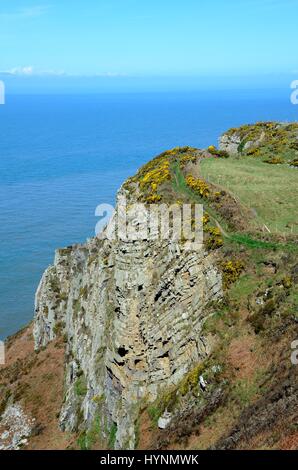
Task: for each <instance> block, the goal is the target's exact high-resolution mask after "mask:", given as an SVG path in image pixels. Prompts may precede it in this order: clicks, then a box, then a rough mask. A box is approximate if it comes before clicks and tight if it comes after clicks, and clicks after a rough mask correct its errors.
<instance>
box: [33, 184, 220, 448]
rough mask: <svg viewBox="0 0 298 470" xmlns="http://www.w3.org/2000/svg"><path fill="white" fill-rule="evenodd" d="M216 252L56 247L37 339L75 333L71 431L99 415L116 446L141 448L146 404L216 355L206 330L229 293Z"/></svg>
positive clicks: (149, 243) (147, 246)
mask: <svg viewBox="0 0 298 470" xmlns="http://www.w3.org/2000/svg"><path fill="white" fill-rule="evenodd" d="M122 191H124V190H122ZM215 256H216V255H215V254H213V253H207V252H206V251H205V250H204V249H203V248H202V249H201V250H198V251H183V248H182V246H181V244H180V243H179V242H177V241H175V242H174V241H172V242H169V241H168V240H146V239H144V240H135V241H121V240H115V241H111V240H108V239H107V238H106V239H99V238H94V239H91V240H89V241H87V243H86V244H84V245H76V246H72V247H70V248H66V249H62V250H58V251H57V252H56V256H55V261H54V265H53V266H50V267H49V268H48V269H47V271H46V272H45V273H44V275H43V277H42V280H41V282H40V285H39V288H38V291H37V293H36V314H35V326H34V338H35V346H36V348H37V349H38V348H40V347H42V346H45V345H46V344H47V343H48V342H49V341H51V340H52V339H53V338H55V336H56V334H57V333H58V331H59V330H61V329H63V331H64V332H65V335H66V341H67V357H66V378H65V388H66V398H65V402H64V405H63V408H62V411H61V416H60V423H61V426H62V428H63V429H65V430H75V429H77V428H78V426H79V427H80V428H82V429H87V428H88V427H90V426H91V425H92V422H93V420H94V419H95V418H96V417H99V419H100V422H101V429H102V433H103V434H104V435H106V437H107V434H108V433H109V431H110V430H111V429H113V430H114V433H116V436H115V442H114V443H113V444H114V445H115V447H116V448H133V447H134V445H135V439H136V436H135V422H136V419H137V417H138V411H139V407H140V404H141V403H144V402H147V403H148V402H150V401H153V400H154V399H155V398H156V397H157V395H158V393H159V392H160V391H162V390H163V389H166V388H167V387H169V386H170V385H171V384H177V383H178V382H179V381H180V380H181V379H182V377H183V376H184V375H185V373H187V372H188V371H189V370H190V369H191V368H192V366H193V365H194V364H195V363H197V362H198V361H200V359H203V358H204V357H205V356H206V355H207V354H208V353H209V346H208V344H207V342H206V340H205V339H204V337H203V336H202V332H201V327H202V322H203V320H204V307H205V306H206V304H207V303H209V302H210V301H213V300H216V299H219V298H220V297H221V295H222V288H221V274H220V273H219V272H218V270H217V268H216V267H215Z"/></svg>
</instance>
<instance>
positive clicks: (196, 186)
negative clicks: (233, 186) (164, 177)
mask: <svg viewBox="0 0 298 470" xmlns="http://www.w3.org/2000/svg"><path fill="white" fill-rule="evenodd" d="M186 184H187V186H189V187H190V188H191V189H192V190H194V191H195V192H197V193H199V194H200V196H202V197H206V198H207V197H208V196H209V194H210V189H209V186H208V184H207V183H206V181H204V180H202V179H200V178H195V177H194V176H192V175H188V176H187V177H186Z"/></svg>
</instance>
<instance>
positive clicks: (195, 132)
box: [0, 89, 298, 340]
mask: <svg viewBox="0 0 298 470" xmlns="http://www.w3.org/2000/svg"><path fill="white" fill-rule="evenodd" d="M267 120H278V121H297V120H298V106H294V105H292V104H291V102H290V90H287V89H286V90H237V91H233V90H225V91H221V90H210V91H206V90H204V91H194V92H191V91H187V92H182V91H180V92H177V93H175V92H169V93H167V92H163V93H158V92H152V93H113V94H112V93H110V94H100V93H99V94H87V93H86V94H80V95H75V94H73V95H70V94H65V95H63V94H57V95H53V94H52V95H41V94H40V95H26V96H25V95H17V94H16V95H8V96H7V97H6V104H5V105H1V106H0V340H3V339H4V338H6V337H7V336H9V335H11V334H13V333H14V332H16V331H18V330H19V329H20V328H21V327H23V326H25V325H26V324H27V323H28V322H29V321H31V319H32V317H33V315H34V294H35V291H36V288H37V286H38V283H39V281H40V278H41V276H42V273H43V271H44V270H45V269H46V268H47V266H48V265H49V264H51V263H52V261H53V256H54V251H55V249H56V248H57V247H63V246H68V245H71V244H73V243H79V242H83V241H84V240H86V239H87V238H89V237H92V236H94V233H95V226H96V223H97V221H98V218H96V217H95V209H96V207H97V205H99V204H102V203H108V204H113V203H114V201H115V195H116V191H117V189H118V188H119V186H120V185H121V183H122V182H123V181H124V180H125V179H126V178H127V177H128V176H130V175H133V174H134V173H135V172H136V171H137V169H138V168H139V167H140V166H141V165H142V164H144V163H145V162H146V161H148V160H149V159H150V158H152V157H154V156H155V155H157V154H159V153H160V152H162V151H164V150H166V149H170V148H172V147H176V146H185V145H190V146H194V147H200V148H205V147H207V146H208V145H211V144H213V145H216V144H217V141H218V137H219V135H220V134H221V133H223V132H224V131H225V130H227V129H229V128H230V127H236V126H239V125H241V124H246V123H253V122H256V121H267Z"/></svg>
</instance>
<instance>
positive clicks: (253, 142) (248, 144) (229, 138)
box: [219, 129, 266, 155]
mask: <svg viewBox="0 0 298 470" xmlns="http://www.w3.org/2000/svg"><path fill="white" fill-rule="evenodd" d="M265 137H266V134H265V132H264V131H263V132H261V133H260V135H259V136H258V137H254V138H252V137H249V136H248V137H246V136H243V135H240V133H239V130H238V129H235V130H234V132H231V131H229V133H227V134H223V135H222V136H221V137H220V139H219V149H220V150H225V151H226V152H228V153H229V154H230V155H237V154H238V153H241V152H243V151H247V150H249V149H251V148H252V147H254V148H257V147H258V146H259V145H260V144H261V143H262V142H263V141H264V139H265Z"/></svg>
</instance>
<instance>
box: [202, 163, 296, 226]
mask: <svg viewBox="0 0 298 470" xmlns="http://www.w3.org/2000/svg"><path fill="white" fill-rule="evenodd" d="M201 172H202V176H203V177H204V178H205V179H206V180H208V181H210V182H211V183H213V184H218V185H220V186H224V187H225V188H226V189H227V190H228V191H229V192H231V193H232V194H233V195H235V196H236V197H238V198H239V200H240V202H241V203H242V204H245V205H246V206H247V207H249V208H251V209H252V210H253V211H254V212H255V214H256V217H257V218H258V220H259V222H260V223H262V224H265V225H266V226H267V227H268V228H269V230H270V231H271V232H272V233H279V234H285V235H288V234H292V233H293V234H297V233H298V220H297V207H298V172H297V170H296V169H294V168H291V167H290V166H287V165H268V164H267V163H264V162H263V161H260V160H258V159H256V158H245V157H242V158H239V159H236V158H232V157H230V158H229V159H218V158H208V159H205V160H203V161H202V162H201Z"/></svg>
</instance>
